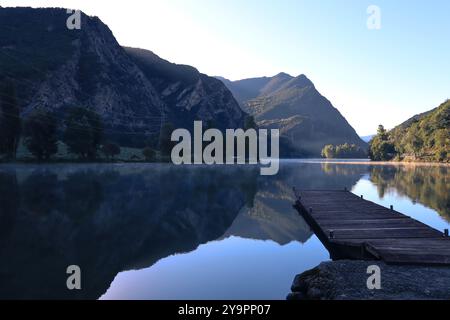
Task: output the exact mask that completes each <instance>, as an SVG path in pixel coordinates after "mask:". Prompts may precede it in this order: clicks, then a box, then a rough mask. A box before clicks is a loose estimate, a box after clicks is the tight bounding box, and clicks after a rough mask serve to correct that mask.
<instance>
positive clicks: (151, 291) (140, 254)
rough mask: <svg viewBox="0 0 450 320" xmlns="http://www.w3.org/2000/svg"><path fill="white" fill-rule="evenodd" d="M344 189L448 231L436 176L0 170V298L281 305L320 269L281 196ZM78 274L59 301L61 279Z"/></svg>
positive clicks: (424, 169) (376, 171)
mask: <svg viewBox="0 0 450 320" xmlns="http://www.w3.org/2000/svg"><path fill="white" fill-rule="evenodd" d="M293 186H295V187H297V188H298V189H340V190H342V189H344V188H348V189H349V190H352V192H354V193H355V194H357V195H364V198H365V199H368V200H371V201H374V202H376V203H379V204H381V205H383V206H386V207H389V205H394V207H395V209H396V210H398V211H400V212H402V213H404V214H407V215H410V216H412V217H413V218H415V219H417V220H420V221H422V222H424V223H426V224H428V225H430V226H432V227H434V228H436V229H439V230H443V229H445V228H450V192H449V191H450V180H449V175H448V167H445V166H414V165H407V166H401V165H370V164H366V163H356V162H355V161H353V162H346V161H341V162H338V163H330V162H323V161H318V160H283V161H282V162H281V165H280V172H279V174H278V175H276V176H265V177H264V176H260V175H259V168H258V167H255V166H213V167H210V166H192V167H191V166H190V167H176V166H173V165H171V164H92V165H88V164H77V165H69V164H57V165H41V166H38V165H0V261H1V263H0V284H1V285H0V298H1V299H12V298H15V299H30V298H34V299H36V298H37V299H54V298H56V299H285V297H286V295H287V294H288V293H289V292H290V286H291V283H292V280H293V279H294V277H295V275H296V274H298V273H301V272H303V271H305V270H308V269H310V268H313V267H315V266H317V265H318V264H320V263H321V262H323V261H327V260H329V259H330V257H329V253H328V252H327V250H326V249H325V248H324V247H323V245H322V244H321V243H320V241H319V240H318V239H317V237H316V236H315V235H314V234H313V232H312V231H311V230H310V228H309V226H308V225H307V224H306V223H305V221H304V220H303V219H302V218H301V217H300V216H299V215H298V213H297V212H296V211H295V210H294V209H293V208H292V205H293V203H294V201H295V198H294V195H293V192H292V187H293ZM69 265H78V266H80V268H81V275H82V278H81V279H82V281H81V282H82V290H80V291H69V290H68V289H67V287H66V279H67V277H68V275H67V274H66V269H67V267H68V266H69Z"/></svg>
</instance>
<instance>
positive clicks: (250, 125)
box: [244, 116, 258, 130]
mask: <svg viewBox="0 0 450 320" xmlns="http://www.w3.org/2000/svg"><path fill="white" fill-rule="evenodd" d="M257 128H258V125H257V124H256V122H255V118H253V117H252V116H247V117H245V124H244V130H248V129H257Z"/></svg>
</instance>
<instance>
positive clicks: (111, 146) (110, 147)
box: [101, 142, 121, 159]
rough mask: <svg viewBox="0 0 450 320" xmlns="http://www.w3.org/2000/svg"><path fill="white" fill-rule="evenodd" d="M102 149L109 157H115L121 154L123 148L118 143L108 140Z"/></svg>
mask: <svg viewBox="0 0 450 320" xmlns="http://www.w3.org/2000/svg"><path fill="white" fill-rule="evenodd" d="M101 151H102V153H103V154H104V155H105V157H107V158H108V159H114V157H115V156H117V155H119V154H120V151H121V150H120V146H119V145H118V144H115V143H111V142H108V143H105V144H103V146H102V149H101Z"/></svg>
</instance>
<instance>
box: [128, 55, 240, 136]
mask: <svg viewBox="0 0 450 320" xmlns="http://www.w3.org/2000/svg"><path fill="white" fill-rule="evenodd" d="M125 51H126V52H127V53H128V55H129V56H130V57H131V58H132V60H133V61H134V62H135V63H136V65H137V66H138V67H139V68H140V69H141V70H142V71H143V72H144V74H145V76H146V77H147V78H148V79H149V80H150V82H151V83H152V84H153V85H154V86H155V88H156V90H157V91H158V92H159V93H160V97H161V99H162V100H163V102H164V103H165V104H166V105H167V106H168V108H169V111H170V112H169V114H168V118H169V121H171V122H172V123H173V124H175V125H176V126H177V127H187V128H189V127H190V126H192V124H193V122H194V120H198V119H202V120H206V121H207V122H209V125H211V126H214V127H215V128H219V129H222V130H224V129H227V128H236V127H242V126H243V125H244V123H243V119H244V116H245V115H244V113H243V112H242V110H241V109H240V108H239V105H238V104H237V102H236V100H235V99H234V97H233V95H232V93H231V92H230V91H229V90H228V89H227V87H226V86H224V85H223V83H222V82H221V81H219V80H218V79H216V78H213V77H209V76H207V75H205V74H202V73H200V72H198V70H197V69H195V68H193V67H191V66H186V65H177V64H174V63H170V62H168V61H166V60H164V59H161V58H160V57H158V56H157V55H156V54H154V53H153V52H151V51H148V50H143V49H135V48H125Z"/></svg>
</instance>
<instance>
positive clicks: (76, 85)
mask: <svg viewBox="0 0 450 320" xmlns="http://www.w3.org/2000/svg"><path fill="white" fill-rule="evenodd" d="M68 17H69V15H68V14H67V13H66V10H65V9H32V8H0V81H3V80H5V79H12V80H13V81H14V82H15V84H16V86H17V92H18V93H19V97H18V98H19V102H20V105H21V107H22V115H23V116H24V117H26V116H27V115H28V114H29V113H30V112H31V111H33V110H35V109H38V108H41V109H45V110H50V111H54V112H55V113H56V114H57V115H59V117H60V118H61V119H62V118H64V117H65V113H66V111H67V109H68V108H70V107H74V106H82V107H86V108H89V109H93V110H95V111H96V112H98V113H99V114H100V116H101V118H102V120H103V123H104V128H105V134H106V135H107V136H108V138H109V139H112V140H114V141H117V142H119V143H121V144H123V145H133V146H142V145H143V144H144V143H145V141H146V140H147V139H148V136H149V135H150V134H154V133H158V132H159V131H160V128H161V125H162V123H164V122H166V121H173V122H175V124H177V125H180V126H186V125H188V123H189V122H191V121H192V120H194V119H197V120H204V121H212V122H216V123H220V124H223V125H224V126H227V127H230V128H237V127H241V126H242V125H243V122H244V118H245V114H244V112H242V110H241V109H240V108H239V105H238V103H237V102H236V101H235V100H234V98H233V97H232V95H231V93H230V92H229V91H228V90H227V89H226V87H225V86H224V85H223V84H222V83H221V82H220V81H218V80H216V79H214V78H210V77H208V76H206V75H201V74H200V73H199V72H198V71H196V70H195V69H194V68H192V67H188V66H179V65H175V64H170V63H169V62H167V61H164V60H162V59H160V58H158V57H157V56H156V55H154V54H152V53H151V52H148V51H144V50H135V49H128V48H127V49H124V48H122V47H121V46H120V45H119V44H118V43H117V41H116V39H115V38H114V35H113V34H112V32H111V30H110V29H109V28H108V27H107V26H106V25H105V24H104V23H102V22H101V20H100V19H99V18H97V17H88V16H86V15H84V14H82V17H81V29H80V30H69V29H68V28H67V27H66V20H67V18H68Z"/></svg>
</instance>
